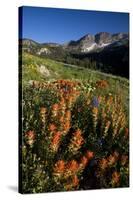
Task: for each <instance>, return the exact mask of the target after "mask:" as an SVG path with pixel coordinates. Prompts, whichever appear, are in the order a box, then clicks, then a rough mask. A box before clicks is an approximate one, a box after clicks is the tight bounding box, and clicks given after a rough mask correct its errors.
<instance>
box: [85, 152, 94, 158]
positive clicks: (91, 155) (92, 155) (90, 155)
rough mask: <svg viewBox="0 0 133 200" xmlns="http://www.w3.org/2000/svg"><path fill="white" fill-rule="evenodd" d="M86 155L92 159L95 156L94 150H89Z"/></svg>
mask: <svg viewBox="0 0 133 200" xmlns="http://www.w3.org/2000/svg"><path fill="white" fill-rule="evenodd" d="M86 157H87V158H88V159H89V160H90V159H92V158H93V157H94V152H93V151H87V152H86Z"/></svg>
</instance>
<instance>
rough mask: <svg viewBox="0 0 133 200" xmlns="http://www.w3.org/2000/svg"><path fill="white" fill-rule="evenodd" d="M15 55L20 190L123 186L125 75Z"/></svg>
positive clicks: (125, 168) (126, 106)
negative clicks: (18, 87) (19, 117)
mask: <svg viewBox="0 0 133 200" xmlns="http://www.w3.org/2000/svg"><path fill="white" fill-rule="evenodd" d="M20 59H22V70H21V72H22V102H21V104H22V126H23V128H22V142H21V145H20V151H21V153H22V159H21V163H20V168H21V175H22V193H38V192H56V191H72V190H86V189H101V188H116V187H128V186H129V118H128V115H129V81H128V79H126V78H122V77H118V76H113V75H111V74H105V73H102V72H100V71H93V70H90V69H85V68H83V67H78V66H75V65H68V64H64V63H61V62H57V61H54V60H51V59H48V58H47V59H46V58H39V57H36V56H34V55H30V54H28V53H23V54H22V58H20ZM20 84H21V83H20Z"/></svg>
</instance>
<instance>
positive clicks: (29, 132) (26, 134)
mask: <svg viewBox="0 0 133 200" xmlns="http://www.w3.org/2000/svg"><path fill="white" fill-rule="evenodd" d="M25 136H26V137H27V138H28V139H29V140H34V139H35V132H34V131H31V130H30V131H28V132H26V133H25Z"/></svg>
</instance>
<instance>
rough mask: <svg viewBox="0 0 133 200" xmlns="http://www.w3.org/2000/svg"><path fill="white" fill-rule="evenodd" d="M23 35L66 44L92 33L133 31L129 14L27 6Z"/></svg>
mask: <svg viewBox="0 0 133 200" xmlns="http://www.w3.org/2000/svg"><path fill="white" fill-rule="evenodd" d="M22 21H23V22H22V29H23V34H22V37H23V38H29V39H33V40H35V41H37V42H40V43H42V42H57V43H64V42H68V41H70V40H77V39H79V38H80V37H82V36H84V35H86V34H88V33H90V34H96V33H98V32H110V33H117V32H129V15H128V13H116V12H102V11H101V12H100V11H99V12H98V11H83V10H69V9H55V8H40V7H23V20H22Z"/></svg>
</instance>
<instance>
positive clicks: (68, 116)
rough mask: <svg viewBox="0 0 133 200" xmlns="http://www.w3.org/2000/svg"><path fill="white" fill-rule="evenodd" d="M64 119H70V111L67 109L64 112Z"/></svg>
mask: <svg viewBox="0 0 133 200" xmlns="http://www.w3.org/2000/svg"><path fill="white" fill-rule="evenodd" d="M65 117H66V120H70V119H71V111H70V110H67V111H66V114H65Z"/></svg>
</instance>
